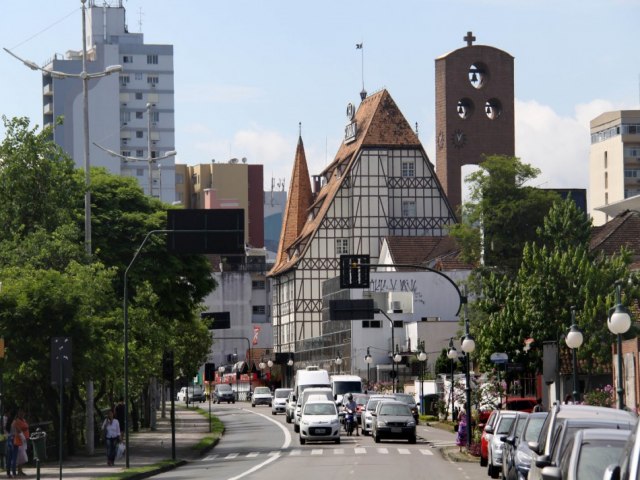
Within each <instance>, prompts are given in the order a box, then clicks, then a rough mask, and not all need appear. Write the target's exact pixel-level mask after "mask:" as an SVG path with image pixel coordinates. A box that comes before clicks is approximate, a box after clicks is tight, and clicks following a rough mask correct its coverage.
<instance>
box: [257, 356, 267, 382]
mask: <svg viewBox="0 0 640 480" xmlns="http://www.w3.org/2000/svg"><path fill="white" fill-rule="evenodd" d="M258 368H259V369H260V378H261V379H262V381H263V382H264V369H265V368H267V364H266V363H264V360H262V361H261V362H260V363H259V364H258Z"/></svg>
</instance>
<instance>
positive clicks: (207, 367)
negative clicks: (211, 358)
mask: <svg viewBox="0 0 640 480" xmlns="http://www.w3.org/2000/svg"><path fill="white" fill-rule="evenodd" d="M215 379H216V364H215V363H205V364H204V380H205V382H213V381H215Z"/></svg>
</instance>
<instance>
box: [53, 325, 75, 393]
mask: <svg viewBox="0 0 640 480" xmlns="http://www.w3.org/2000/svg"><path fill="white" fill-rule="evenodd" d="M71 343H72V342H71V337H52V338H51V386H53V387H57V386H60V385H62V386H63V387H64V386H65V385H70V384H71V379H72V377H73V369H72V362H71V351H72V344H71Z"/></svg>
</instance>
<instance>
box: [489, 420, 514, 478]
mask: <svg viewBox="0 0 640 480" xmlns="http://www.w3.org/2000/svg"><path fill="white" fill-rule="evenodd" d="M516 414H517V412H512V411H510V410H502V411H501V412H500V416H499V417H498V421H497V422H496V424H495V426H494V427H493V428H492V429H491V430H492V431H491V432H489V433H493V436H492V437H491V441H490V442H489V447H488V449H487V452H488V454H487V475H489V476H490V477H491V478H498V477H499V476H500V472H501V471H502V438H503V437H504V436H505V435H506V434H507V432H508V431H509V429H510V428H511V424H512V423H513V422H514V421H515V419H516Z"/></svg>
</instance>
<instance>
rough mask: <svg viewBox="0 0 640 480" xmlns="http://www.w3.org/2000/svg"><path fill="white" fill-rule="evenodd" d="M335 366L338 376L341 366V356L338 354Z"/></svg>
mask: <svg viewBox="0 0 640 480" xmlns="http://www.w3.org/2000/svg"><path fill="white" fill-rule="evenodd" d="M336 365H337V366H338V375H340V366H341V365H342V354H341V353H340V352H338V356H337V357H336Z"/></svg>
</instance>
